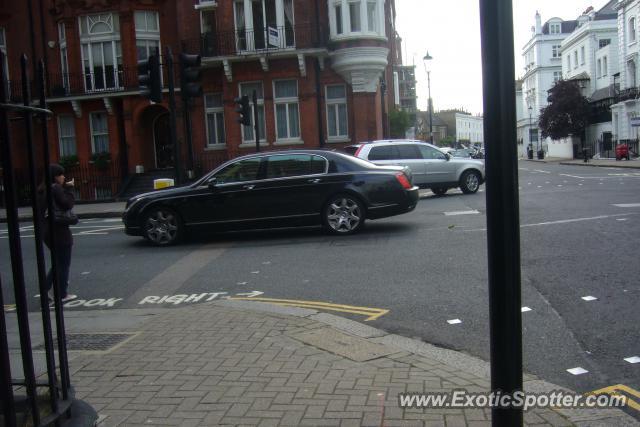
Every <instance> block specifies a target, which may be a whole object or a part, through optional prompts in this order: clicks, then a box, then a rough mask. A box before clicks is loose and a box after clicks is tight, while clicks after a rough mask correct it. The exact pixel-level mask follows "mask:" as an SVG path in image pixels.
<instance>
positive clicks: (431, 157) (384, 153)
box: [345, 139, 484, 195]
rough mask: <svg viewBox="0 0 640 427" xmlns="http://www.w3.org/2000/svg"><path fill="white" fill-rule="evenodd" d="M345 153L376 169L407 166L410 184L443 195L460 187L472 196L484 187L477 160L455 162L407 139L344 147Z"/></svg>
mask: <svg viewBox="0 0 640 427" xmlns="http://www.w3.org/2000/svg"><path fill="white" fill-rule="evenodd" d="M345 151H346V152H347V153H349V154H351V155H353V156H356V157H359V158H361V159H365V160H369V161H370V162H373V163H375V164H377V165H400V166H408V167H409V168H410V169H411V172H412V174H413V183H414V184H415V185H417V186H419V187H420V188H430V189H431V191H433V192H434V193H435V194H437V195H443V194H444V193H446V192H447V190H448V189H449V188H455V187H460V189H461V190H462V192H463V193H465V194H473V193H475V192H476V191H478V188H480V185H482V184H483V183H484V163H483V162H482V161H480V160H473V159H462V158H454V157H451V156H450V155H448V154H445V153H444V152H442V151H440V150H439V149H438V147H436V146H434V145H431V144H427V143H426V142H422V141H413V140H406V139H396V140H382V141H372V142H363V143H359V144H354V145H349V146H348V147H345Z"/></svg>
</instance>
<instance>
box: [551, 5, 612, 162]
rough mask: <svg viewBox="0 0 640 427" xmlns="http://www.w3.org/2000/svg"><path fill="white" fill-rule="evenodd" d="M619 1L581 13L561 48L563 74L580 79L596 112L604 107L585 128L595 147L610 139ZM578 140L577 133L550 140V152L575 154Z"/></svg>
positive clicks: (566, 154)
mask: <svg viewBox="0 0 640 427" xmlns="http://www.w3.org/2000/svg"><path fill="white" fill-rule="evenodd" d="M617 2H618V0H611V1H609V2H608V3H607V4H606V5H605V6H604V7H602V8H601V9H600V10H598V11H594V10H593V8H589V9H587V10H586V11H585V12H584V13H583V14H582V15H581V16H580V17H578V19H577V23H578V24H577V27H576V29H575V30H574V31H573V32H572V33H571V34H570V35H569V36H567V38H565V39H564V41H563V42H562V45H561V49H560V52H561V54H562V58H563V60H562V76H563V78H564V79H565V80H569V79H575V80H577V81H578V82H579V84H580V87H581V89H582V94H583V95H584V96H586V97H587V98H588V99H589V101H590V102H591V105H592V109H593V111H594V112H595V111H596V110H595V109H594V107H596V106H600V107H601V108H600V114H592V116H591V119H590V121H591V124H590V125H589V126H588V127H587V129H586V132H585V142H586V143H587V145H588V146H593V147H598V145H599V142H601V141H603V140H608V141H610V140H611V132H612V125H611V114H610V111H609V107H610V105H611V104H612V102H613V101H612V100H613V96H614V75H616V74H617V73H618V52H617V46H618V22H617V18H618V16H617V12H616V10H615V9H614V6H615V5H616V3H617ZM579 144H580V138H578V137H574V138H566V139H563V140H560V141H550V143H549V144H548V154H549V155H550V156H553V157H574V155H575V154H576V153H577V152H578V150H579V149H581V147H580V146H579ZM591 154H595V153H591Z"/></svg>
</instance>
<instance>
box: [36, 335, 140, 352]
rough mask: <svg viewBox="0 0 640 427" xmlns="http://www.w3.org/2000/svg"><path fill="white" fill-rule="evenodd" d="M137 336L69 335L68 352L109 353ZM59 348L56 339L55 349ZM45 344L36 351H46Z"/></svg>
mask: <svg viewBox="0 0 640 427" xmlns="http://www.w3.org/2000/svg"><path fill="white" fill-rule="evenodd" d="M133 336H135V334H125V333H103V334H95V333H93V334H67V350H70V351H108V350H110V349H112V348H113V347H115V346H116V345H118V344H121V343H123V342H125V341H126V340H128V339H130V338H132V337H133ZM57 346H58V342H57V340H55V339H54V347H57ZM44 349H45V348H44V343H43V344H40V345H38V346H37V347H35V348H34V350H44Z"/></svg>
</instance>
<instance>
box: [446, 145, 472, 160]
mask: <svg viewBox="0 0 640 427" xmlns="http://www.w3.org/2000/svg"><path fill="white" fill-rule="evenodd" d="M475 152H476V151H475V150H474V149H471V148H461V149H459V150H454V151H452V152H451V153H450V154H451V156H453V157H459V158H466V159H472V158H473V156H474V154H475Z"/></svg>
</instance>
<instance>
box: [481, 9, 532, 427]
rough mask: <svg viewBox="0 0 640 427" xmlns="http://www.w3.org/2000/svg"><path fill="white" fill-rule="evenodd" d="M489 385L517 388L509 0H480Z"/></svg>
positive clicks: (502, 415) (495, 418)
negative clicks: (484, 147)
mask: <svg viewBox="0 0 640 427" xmlns="http://www.w3.org/2000/svg"><path fill="white" fill-rule="evenodd" d="M480 29H481V41H482V76H483V93H484V96H483V98H484V137H485V141H489V142H488V143H487V150H486V159H485V163H486V181H487V184H486V192H485V194H486V198H487V215H486V216H487V249H488V251H487V253H488V267H489V268H488V271H489V328H490V336H491V340H490V342H491V391H492V392H496V393H497V392H498V391H500V392H502V394H503V395H505V394H512V393H514V392H516V391H521V390H522V386H523V383H522V313H521V307H522V306H521V289H520V288H521V283H520V281H521V276H520V210H519V204H518V161H517V153H516V145H515V144H514V143H513V142H514V141H516V139H517V135H516V113H515V111H516V87H515V81H514V79H513V76H514V73H515V64H514V58H513V6H512V0H480ZM522 422H523V410H522V407H521V406H520V407H503V408H500V407H494V408H492V409H491V425H492V426H494V427H503V426H505V427H506V426H509V427H511V426H521V425H522Z"/></svg>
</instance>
